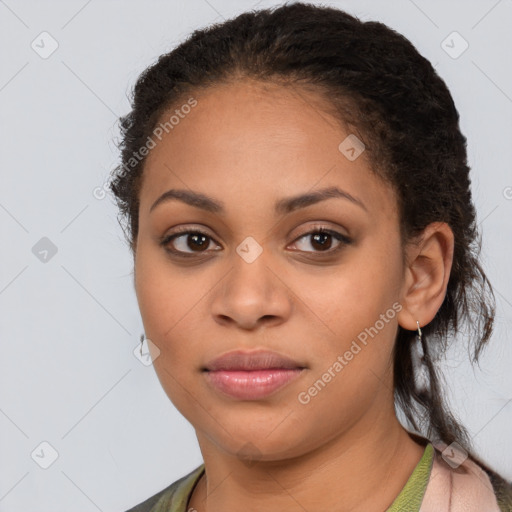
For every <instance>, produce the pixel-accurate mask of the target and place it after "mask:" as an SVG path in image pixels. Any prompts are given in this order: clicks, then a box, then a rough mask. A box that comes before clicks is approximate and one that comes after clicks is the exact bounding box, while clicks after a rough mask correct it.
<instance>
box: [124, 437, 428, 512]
mask: <svg viewBox="0 0 512 512" xmlns="http://www.w3.org/2000/svg"><path fill="white" fill-rule="evenodd" d="M433 460H434V447H433V446H432V444H430V443H429V444H428V445H427V446H426V447H425V451H424V452H423V456H422V457H421V459H420V461H419V462H418V464H417V465H416V467H415V468H414V470H413V472H412V474H411V476H410V477H409V480H408V481H407V483H406V484H405V486H404V487H403V488H402V490H401V492H400V494H399V495H398V496H397V498H396V499H395V501H394V502H393V504H392V505H391V506H390V507H389V508H388V509H387V510H386V512H398V511H401V512H403V511H404V510H407V512H419V510H420V506H421V502H422V500H423V496H424V494H425V489H426V487H427V484H428V481H429V478H430V471H431V469H432V463H433ZM203 473H204V464H201V465H200V466H199V467H197V468H196V469H194V470H193V471H191V472H190V473H189V474H188V475H186V476H184V477H182V478H180V479H179V480H177V481H176V482H174V483H173V484H171V485H170V486H169V487H167V488H166V489H163V490H162V491H160V492H159V493H157V494H155V495H154V496H152V497H151V498H149V499H148V500H146V501H144V502H142V503H140V504H139V505H137V506H136V507H134V508H132V509H130V510H128V511H127V512H188V511H187V505H188V502H189V499H190V496H191V495H192V491H193V490H194V487H195V485H196V484H197V482H198V481H199V479H200V478H201V476H202V475H203ZM199 512H200V511H199Z"/></svg>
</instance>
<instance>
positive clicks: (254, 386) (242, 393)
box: [205, 368, 302, 400]
mask: <svg viewBox="0 0 512 512" xmlns="http://www.w3.org/2000/svg"><path fill="white" fill-rule="evenodd" d="M301 373H302V369H300V368H297V369H274V368H273V369H269V370H251V371H243V370H216V371H207V372H205V374H206V378H207V379H208V381H209V382H210V384H212V385H213V387H214V388H216V389H217V390H219V391H221V392H223V393H225V394H226V395H229V396H231V397H233V398H238V399H241V400H258V399H260V398H265V397H267V396H269V395H271V394H272V393H275V392H276V391H277V390H278V389H281V388H282V387H283V386H285V385H286V384H288V383H289V382H290V381H292V380H293V379H296V378H297V377H298V376H299V375H300V374H301Z"/></svg>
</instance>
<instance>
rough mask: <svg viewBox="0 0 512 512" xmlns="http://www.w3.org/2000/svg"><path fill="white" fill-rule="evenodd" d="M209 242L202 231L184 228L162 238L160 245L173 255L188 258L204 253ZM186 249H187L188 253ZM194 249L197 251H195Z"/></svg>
mask: <svg viewBox="0 0 512 512" xmlns="http://www.w3.org/2000/svg"><path fill="white" fill-rule="evenodd" d="M180 239H182V240H180ZM209 240H210V241H213V239H212V238H211V237H210V236H209V235H208V234H206V233H204V232H203V231H200V230H197V229H196V230H191V229H187V228H185V229H179V230H177V231H175V232H174V233H171V234H170V235H166V236H165V237H163V239H162V240H161V241H160V245H162V246H163V247H164V248H165V250H166V251H168V252H170V253H171V254H173V255H176V256H182V257H185V258H188V257H190V256H192V255H194V253H204V252H206V249H208V247H209V246H210V243H209V242H208V241H209ZM186 249H189V250H190V252H188V251H187V250H186ZM194 249H198V250H197V251H196V250H194Z"/></svg>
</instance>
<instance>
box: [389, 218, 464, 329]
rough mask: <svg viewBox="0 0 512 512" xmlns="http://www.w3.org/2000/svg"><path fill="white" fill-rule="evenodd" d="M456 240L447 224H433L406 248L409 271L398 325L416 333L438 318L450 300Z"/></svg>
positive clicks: (406, 272) (407, 268)
mask: <svg viewBox="0 0 512 512" xmlns="http://www.w3.org/2000/svg"><path fill="white" fill-rule="evenodd" d="M453 248H454V236H453V232H452V230H451V228H450V226H449V225H448V224H447V223H446V222H433V223H431V224H429V225H428V226H427V227H426V228H425V229H424V230H423V233H422V234H421V235H419V236H418V237H417V238H416V239H415V240H414V241H413V242H411V243H409V244H408V245H407V247H406V268H405V269H404V282H403V287H402V292H401V298H400V304H401V305H402V310H401V311H400V312H399V313H398V315H397V319H398V323H399V325H400V326H401V327H403V328H404V329H407V330H410V331H415V330H417V328H418V326H417V324H416V320H417V321H418V322H419V325H420V327H423V326H424V325H427V324H428V323H429V322H431V321H432V319H433V318H434V317H435V315H436V313H437V311H438V310H439V308H440V307H441V304H442V303H443V301H444V298H445V296H446V288H447V287H448V279H449V278H450V271H451V268H452V260H453Z"/></svg>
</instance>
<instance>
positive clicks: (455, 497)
mask: <svg viewBox="0 0 512 512" xmlns="http://www.w3.org/2000/svg"><path fill="white" fill-rule="evenodd" d="M451 455H453V450H452V451H451V453H448V452H447V451H446V450H445V451H443V452H441V451H440V450H439V449H437V448H436V450H435V454H434V461H433V465H432V471H431V474H430V479H429V482H428V485H427V489H426V492H425V496H424V499H423V503H422V506H421V509H420V510H421V512H434V511H435V512H439V511H442V510H450V511H452V512H472V511H474V512H480V511H482V510H485V511H486V512H512V484H511V483H510V482H507V481H506V480H505V479H504V478H502V477H500V476H499V475H497V474H496V473H494V472H492V471H490V470H489V469H488V468H485V467H482V466H481V465H480V464H479V463H478V462H477V461H475V460H473V459H471V458H465V459H464V460H462V458H459V460H456V458H451V457H450V456H451ZM450 459H451V460H450Z"/></svg>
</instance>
